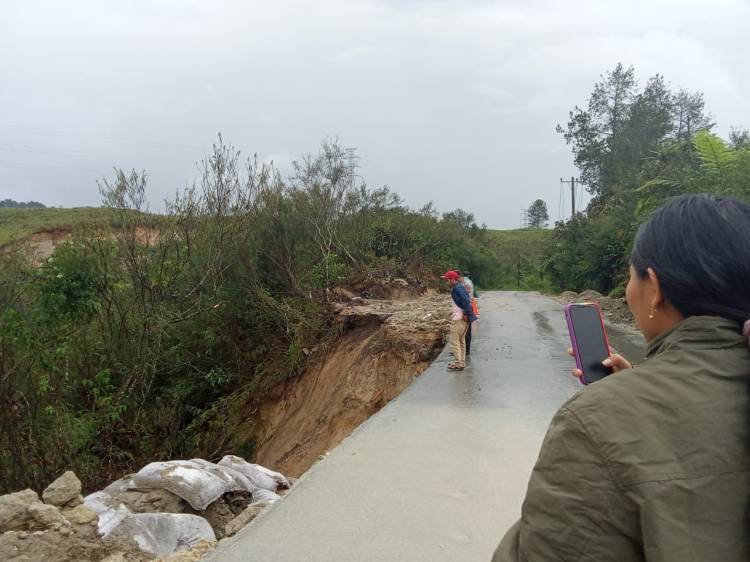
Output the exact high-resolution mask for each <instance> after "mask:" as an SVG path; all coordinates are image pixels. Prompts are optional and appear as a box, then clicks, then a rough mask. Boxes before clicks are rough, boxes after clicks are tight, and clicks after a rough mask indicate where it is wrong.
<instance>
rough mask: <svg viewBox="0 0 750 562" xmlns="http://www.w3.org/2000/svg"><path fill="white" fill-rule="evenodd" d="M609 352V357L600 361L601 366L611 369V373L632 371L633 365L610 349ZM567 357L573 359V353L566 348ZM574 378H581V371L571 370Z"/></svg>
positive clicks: (570, 349)
mask: <svg viewBox="0 0 750 562" xmlns="http://www.w3.org/2000/svg"><path fill="white" fill-rule="evenodd" d="M609 352H610V353H611V355H610V356H609V357H607V358H606V359H605V360H604V361H602V365H604V366H605V367H610V368H611V369H612V372H613V373H619V372H620V371H624V370H625V369H632V368H633V365H632V364H631V363H630V361H628V360H627V359H625V358H624V357H623V356H622V355H620V354H619V353H615V350H614V349H612V348H611V347H610V348H609ZM568 355H570V356H571V357H575V355H574V353H573V348H572V347H569V348H568ZM570 372H571V373H572V374H573V376H574V377H577V378H579V379H580V378H581V377H582V376H583V371H581V369H578V368H574V369H571V371H570Z"/></svg>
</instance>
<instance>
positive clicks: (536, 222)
mask: <svg viewBox="0 0 750 562" xmlns="http://www.w3.org/2000/svg"><path fill="white" fill-rule="evenodd" d="M526 214H527V216H528V220H529V228H546V227H547V225H549V213H548V212H547V203H545V202H544V201H543V200H541V199H537V200H536V201H534V202H533V203H532V204H531V206H530V207H529V209H528V210H527V211H526Z"/></svg>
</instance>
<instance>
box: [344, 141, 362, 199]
mask: <svg viewBox="0 0 750 562" xmlns="http://www.w3.org/2000/svg"><path fill="white" fill-rule="evenodd" d="M346 162H347V168H348V170H349V188H350V189H354V186H355V183H356V178H357V168H359V167H360V166H359V155H358V154H357V147H356V146H352V147H349V148H347V149H346Z"/></svg>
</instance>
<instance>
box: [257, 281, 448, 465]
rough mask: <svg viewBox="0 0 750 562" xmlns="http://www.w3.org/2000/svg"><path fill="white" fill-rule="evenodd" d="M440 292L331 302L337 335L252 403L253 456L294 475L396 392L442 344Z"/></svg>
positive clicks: (444, 306)
mask: <svg viewBox="0 0 750 562" xmlns="http://www.w3.org/2000/svg"><path fill="white" fill-rule="evenodd" d="M447 299H448V297H446V296H444V295H443V296H425V297H420V298H416V299H412V300H403V301H369V300H367V301H363V300H361V299H355V300H354V301H353V303H351V304H348V305H346V304H341V305H339V312H338V320H339V321H340V322H341V323H342V324H343V325H344V327H345V329H346V331H345V333H344V335H343V336H342V337H341V339H340V340H338V341H337V342H336V344H335V346H334V347H333V348H331V349H329V350H327V351H326V352H325V353H321V357H320V358H319V360H317V361H313V364H312V366H311V367H309V368H308V369H307V370H306V371H305V373H303V375H302V376H300V377H298V378H296V379H294V380H291V381H289V382H287V383H285V384H283V385H281V387H280V388H278V389H277V391H276V392H275V394H274V396H273V397H272V398H271V399H269V400H268V401H266V402H265V403H264V404H263V405H262V406H261V407H260V411H259V420H260V421H259V423H258V424H257V427H258V428H259V429H258V431H257V433H256V434H255V440H256V444H257V448H256V459H255V461H256V462H258V463H260V464H264V465H269V466H273V467H275V468H276V469H277V470H280V471H281V472H283V473H285V474H290V475H292V476H299V475H301V474H302V473H303V472H305V471H306V470H307V469H308V468H309V467H310V466H311V465H312V464H313V463H314V462H315V461H316V460H317V459H318V457H319V456H320V455H321V454H323V453H325V452H326V451H328V450H330V449H332V448H333V447H335V446H336V445H338V443H340V442H341V441H342V440H343V439H344V438H345V437H347V436H348V435H349V434H350V433H351V432H352V431H353V430H354V429H355V428H356V427H357V426H358V425H359V424H361V423H362V422H363V421H365V420H366V419H367V418H369V417H370V416H371V415H372V414H374V413H375V412H377V411H378V410H379V409H380V408H382V407H383V406H384V405H385V404H387V403H388V402H389V401H390V400H391V399H393V398H394V397H396V396H398V394H399V393H400V392H401V391H402V390H403V389H404V388H406V387H407V386H408V385H409V383H411V382H412V381H413V380H414V379H415V378H416V377H417V376H419V375H420V374H421V373H422V372H423V371H424V370H425V369H426V368H427V366H428V365H429V363H430V361H431V360H432V359H433V358H434V357H435V356H436V355H437V354H438V353H439V351H440V349H441V348H442V346H443V341H444V334H445V332H446V330H447V327H448V311H449V307H448V300H447Z"/></svg>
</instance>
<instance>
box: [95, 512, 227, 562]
mask: <svg viewBox="0 0 750 562" xmlns="http://www.w3.org/2000/svg"><path fill="white" fill-rule="evenodd" d="M108 536H110V537H121V536H125V537H130V538H132V539H133V540H134V541H135V542H136V544H138V546H139V547H140V549H141V550H143V551H146V552H149V553H151V554H154V555H156V556H169V555H171V554H174V553H175V552H179V551H184V550H190V549H192V548H193V547H194V546H195V545H196V544H198V543H199V542H201V541H204V540H210V541H215V540H216V535H214V531H213V529H212V528H211V525H209V523H208V521H206V520H205V519H203V517H198V516H197V515H185V514H175V513H130V514H128V515H127V516H126V517H125V518H123V519H122V520H121V522H120V523H119V524H118V525H117V526H116V527H115V528H114V529H112V530H111V531H110V533H109V534H108Z"/></svg>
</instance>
